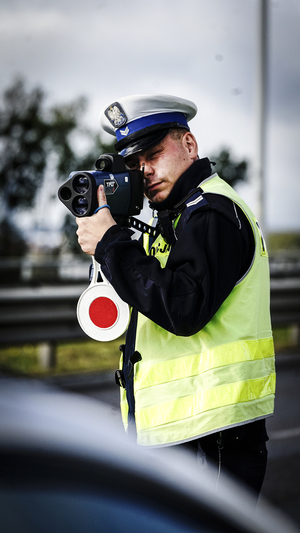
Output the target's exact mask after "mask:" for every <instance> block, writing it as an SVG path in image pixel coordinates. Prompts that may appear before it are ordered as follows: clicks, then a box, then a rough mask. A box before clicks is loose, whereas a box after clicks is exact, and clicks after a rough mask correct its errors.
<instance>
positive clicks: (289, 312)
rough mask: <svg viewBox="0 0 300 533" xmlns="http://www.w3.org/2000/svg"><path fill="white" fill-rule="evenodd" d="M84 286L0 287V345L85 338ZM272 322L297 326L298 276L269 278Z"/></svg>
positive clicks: (299, 312)
mask: <svg viewBox="0 0 300 533" xmlns="http://www.w3.org/2000/svg"><path fill="white" fill-rule="evenodd" d="M86 287H87V285H72V286H63V285H62V286H48V287H45V286H44V287H32V288H30V287H20V288H14V289H0V345H2V346H3V345H17V344H20V343H32V344H38V343H43V342H47V343H52V344H55V343H56V342H59V341H62V340H73V339H86V338H87V337H86V335H85V333H84V332H83V331H82V330H81V328H80V326H79V324H78V322H77V317H76V305H77V301H78V299H79V297H80V295H81V294H82V292H83V291H84V290H85V289H86ZM271 317H272V322H273V325H274V326H275V325H276V326H279V325H283V326H285V325H293V324H295V325H297V327H298V326H299V325H300V277H299V278H288V279H282V278H281V279H271Z"/></svg>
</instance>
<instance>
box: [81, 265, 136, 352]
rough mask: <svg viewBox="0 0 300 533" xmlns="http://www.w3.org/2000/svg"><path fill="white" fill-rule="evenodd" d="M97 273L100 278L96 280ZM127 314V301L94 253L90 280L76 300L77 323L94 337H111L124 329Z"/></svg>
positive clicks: (98, 339)
mask: <svg viewBox="0 0 300 533" xmlns="http://www.w3.org/2000/svg"><path fill="white" fill-rule="evenodd" d="M99 274H100V276H101V278H102V281H98V276H99ZM129 317H130V312H129V306H128V304H127V303H125V302H124V301H123V300H122V299H121V298H120V296H119V295H118V294H117V293H116V291H115V289H114V288H113V287H112V285H111V284H110V283H109V281H108V280H107V279H106V278H105V276H104V275H103V273H102V270H101V268H100V265H99V263H97V261H96V260H95V259H94V257H93V276H92V281H91V283H90V285H89V287H88V288H87V289H86V290H85V291H84V292H83V293H82V295H81V296H80V298H79V300H78V304H77V319H78V322H79V325H80V327H81V328H82V329H83V331H84V332H85V333H86V334H87V335H88V336H89V337H91V338H92V339H94V340H96V341H102V342H107V341H112V340H114V339H117V338H118V337H120V336H121V335H122V334H123V333H124V331H125V330H126V329H127V326H128V323H129Z"/></svg>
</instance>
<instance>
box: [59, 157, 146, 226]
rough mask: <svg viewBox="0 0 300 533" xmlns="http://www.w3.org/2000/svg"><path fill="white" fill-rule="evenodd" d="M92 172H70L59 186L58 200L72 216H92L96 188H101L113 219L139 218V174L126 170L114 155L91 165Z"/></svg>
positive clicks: (140, 199)
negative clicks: (94, 168) (136, 216)
mask: <svg viewBox="0 0 300 533" xmlns="http://www.w3.org/2000/svg"><path fill="white" fill-rule="evenodd" d="M95 167H96V170H83V171H77V172H71V174H70V176H69V179H68V181H66V182H65V183H64V184H63V185H61V186H60V188H59V190H58V197H59V199H60V200H61V202H62V203H63V204H64V205H65V206H66V207H67V208H68V209H69V210H70V211H71V213H72V214H73V215H74V216H76V217H87V216H91V215H93V213H94V212H95V210H96V209H97V207H98V200H97V189H98V187H99V185H101V184H102V185H103V186H104V192H105V194H106V199H107V203H108V205H109V206H110V210H111V214H112V216H113V217H116V218H118V217H127V216H132V215H139V213H140V212H141V210H142V208H143V199H144V194H143V173H142V172H141V171H140V170H128V169H127V168H126V165H125V161H124V158H123V157H122V156H121V155H118V154H103V155H101V156H100V157H99V159H97V161H96V163H95Z"/></svg>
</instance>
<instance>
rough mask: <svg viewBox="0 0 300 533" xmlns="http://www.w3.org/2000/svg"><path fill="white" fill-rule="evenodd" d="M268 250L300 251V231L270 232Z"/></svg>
mask: <svg viewBox="0 0 300 533" xmlns="http://www.w3.org/2000/svg"><path fill="white" fill-rule="evenodd" d="M268 248H269V251H270V252H280V251H298V252H299V251H300V233H296V232H295V233H293V232H289V233H270V234H269V236H268Z"/></svg>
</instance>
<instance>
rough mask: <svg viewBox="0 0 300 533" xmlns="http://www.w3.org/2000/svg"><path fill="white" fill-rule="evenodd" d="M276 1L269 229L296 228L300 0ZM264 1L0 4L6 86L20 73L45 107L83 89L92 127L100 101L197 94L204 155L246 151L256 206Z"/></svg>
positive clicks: (195, 125)
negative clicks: (41, 95)
mask: <svg viewBox="0 0 300 533" xmlns="http://www.w3.org/2000/svg"><path fill="white" fill-rule="evenodd" d="M269 2H270V3H269V48H268V50H269V53H268V57H269V76H268V78H269V84H268V95H269V99H268V106H267V111H268V115H267V117H268V122H267V159H266V168H265V175H266V183H267V202H266V216H265V219H266V227H267V229H268V230H269V231H278V230H280V231H285V230H290V229H296V230H300V209H299V208H300V180H299V177H298V173H299V170H300V150H299V141H300V61H299V52H300V0H281V1H279V0H278V1H271V0H269ZM259 5H260V0H151V1H146V0H126V1H124V0H47V1H45V0H27V1H26V0H0V43H1V46H0V71H1V78H0V91H1V92H3V89H4V88H6V87H7V86H8V85H9V84H10V83H11V82H12V80H13V78H14V76H15V75H17V74H21V75H23V76H24V77H25V79H26V81H27V83H28V86H29V87H34V86H36V85H40V86H41V87H42V88H43V89H44V90H45V91H46V93H47V95H48V100H47V103H49V104H50V103H53V102H59V103H63V102H69V101H70V100H72V99H74V98H76V97H78V96H81V95H85V96H86V97H87V98H88V101H89V107H88V111H87V114H86V120H87V122H88V123H89V125H90V127H92V128H93V129H94V130H99V125H98V115H99V111H100V109H101V108H102V107H103V106H104V105H106V104H110V103H112V102H113V101H115V100H117V99H118V98H119V97H121V96H125V95H129V94H141V93H158V92H159V93H166V94H173V95H177V96H180V97H183V98H187V99H190V100H192V101H194V102H195V103H196V104H197V106H198V114H197V115H196V117H195V118H194V119H193V121H192V122H191V123H190V126H191V130H192V131H193V133H194V134H195V135H196V137H197V140H198V143H199V155H200V156H201V157H205V156H209V155H211V154H212V153H216V152H218V151H219V150H220V149H221V148H222V147H228V148H229V149H230V151H231V152H232V154H233V156H234V157H235V158H236V159H240V158H247V159H249V160H250V161H251V172H250V184H249V185H248V186H246V187H245V186H243V187H240V188H239V191H240V192H242V194H243V196H244V198H245V199H246V200H247V201H248V202H249V203H250V205H251V207H252V208H253V209H256V202H257V188H256V187H255V180H256V179H257V175H256V165H257V148H256V145H257V131H258V128H257V124H258V119H257V112H256V95H257V50H258V39H257V35H258V33H257V32H258V24H257V23H258V14H259ZM104 139H105V137H104ZM106 139H107V137H106ZM97 156H98V154H96V157H97ZM70 170H73V169H70ZM66 179H67V176H66Z"/></svg>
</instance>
